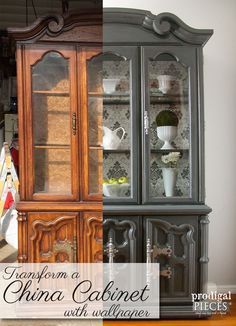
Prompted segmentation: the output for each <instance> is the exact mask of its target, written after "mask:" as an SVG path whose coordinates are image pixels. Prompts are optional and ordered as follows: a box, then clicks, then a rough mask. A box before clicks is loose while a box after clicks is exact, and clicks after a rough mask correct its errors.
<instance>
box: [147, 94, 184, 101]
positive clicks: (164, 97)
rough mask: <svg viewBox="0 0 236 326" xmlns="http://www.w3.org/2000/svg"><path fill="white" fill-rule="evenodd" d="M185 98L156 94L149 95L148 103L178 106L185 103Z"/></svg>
mask: <svg viewBox="0 0 236 326" xmlns="http://www.w3.org/2000/svg"><path fill="white" fill-rule="evenodd" d="M187 100H188V99H187V96H186V95H184V96H180V95H170V94H169V95H162V94H160V93H158V94H153V93H151V94H150V103H151V104H180V103H187Z"/></svg>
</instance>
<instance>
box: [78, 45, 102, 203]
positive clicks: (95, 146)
mask: <svg viewBox="0 0 236 326" xmlns="http://www.w3.org/2000/svg"><path fill="white" fill-rule="evenodd" d="M100 55H101V49H100V48H97V49H89V48H88V49H84V50H83V52H82V53H80V58H81V59H80V62H79V67H80V69H85V71H84V73H82V75H81V77H82V78H81V80H80V83H81V85H82V88H81V91H80V93H81V96H82V105H81V109H82V115H81V120H82V125H83V130H82V139H81V142H82V143H83V158H82V159H83V173H82V179H84V182H83V186H82V189H83V199H85V200H101V199H102V165H103V162H102V160H103V154H102V112H103V107H102V106H103V103H102V98H101V96H99V94H101V92H102V61H101V58H100ZM85 121H87V122H86V123H85Z"/></svg>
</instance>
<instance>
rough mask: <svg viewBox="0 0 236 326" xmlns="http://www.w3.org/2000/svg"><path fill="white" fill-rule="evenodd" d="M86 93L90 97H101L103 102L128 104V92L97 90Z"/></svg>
mask: <svg viewBox="0 0 236 326" xmlns="http://www.w3.org/2000/svg"><path fill="white" fill-rule="evenodd" d="M88 95H89V96H90V97H94V98H101V99H103V103H104V104H129V103H130V94H128V93H115V94H104V93H98V92H89V93H88Z"/></svg>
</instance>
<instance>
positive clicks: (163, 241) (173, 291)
mask: <svg viewBox="0 0 236 326" xmlns="http://www.w3.org/2000/svg"><path fill="white" fill-rule="evenodd" d="M144 230H145V242H144V244H143V245H144V248H146V250H145V257H144V258H145V259H144V260H146V259H147V256H148V255H149V256H150V257H149V259H150V260H151V261H152V262H158V263H160V273H161V282H160V292H161V297H162V299H163V301H170V302H171V301H175V298H179V299H180V300H183V301H189V300H191V293H193V292H197V266H198V265H197V257H198V218H197V217H192V216H165V217H160V216H156V217H153V216H152V217H144ZM147 243H148V244H149V246H150V247H149V249H151V253H148V252H147Z"/></svg>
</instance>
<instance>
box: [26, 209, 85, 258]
mask: <svg viewBox="0 0 236 326" xmlns="http://www.w3.org/2000/svg"><path fill="white" fill-rule="evenodd" d="M78 218H79V214H76V213H68V212H66V213H61V212H60V213H57V212H55V213H51V212H50V213H48V212H45V213H43V212H42V213H41V212H40V213H28V261H29V262H41V263H58V262H76V261H77V260H78V252H77V241H78V239H77V238H78V228H79V226H78V222H77V221H78Z"/></svg>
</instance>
